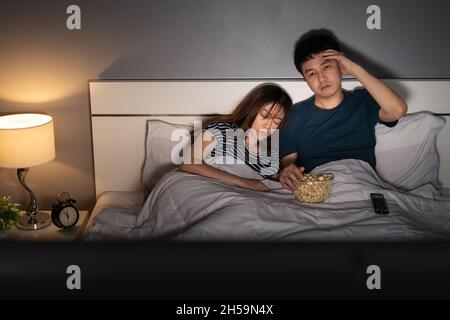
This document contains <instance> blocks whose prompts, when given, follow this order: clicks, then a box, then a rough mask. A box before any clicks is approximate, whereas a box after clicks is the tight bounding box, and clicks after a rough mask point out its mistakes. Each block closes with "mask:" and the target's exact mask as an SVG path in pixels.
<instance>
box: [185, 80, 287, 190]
mask: <svg viewBox="0 0 450 320" xmlns="http://www.w3.org/2000/svg"><path fill="white" fill-rule="evenodd" d="M291 109H292V100H291V98H290V97H289V95H288V94H287V93H286V92H285V91H284V90H283V89H282V88H280V87H279V86H277V85H274V84H263V85H260V86H258V87H256V88H255V89H253V90H252V91H251V92H250V93H249V94H247V96H246V97H245V98H244V99H243V100H242V101H241V102H240V103H239V104H238V106H237V107H236V108H235V109H234V111H233V112H232V113H231V114H230V115H224V116H218V117H215V118H213V119H211V120H208V121H207V122H205V123H204V124H203V127H204V128H205V129H206V130H207V131H208V132H210V133H212V137H213V139H212V140H209V141H205V140H204V139H202V150H205V149H206V148H207V147H208V149H212V151H211V156H212V157H214V156H215V153H216V151H217V153H222V154H221V155H222V156H228V157H229V156H231V157H233V158H234V159H236V160H238V161H241V162H242V163H245V164H246V165H248V166H250V167H251V168H252V169H253V170H256V171H257V172H258V173H260V174H261V176H262V177H264V178H272V179H277V172H278V169H279V165H278V160H279V159H278V148H274V149H275V150H274V152H275V153H276V154H270V153H267V152H264V150H263V149H262V146H264V145H265V146H269V148H268V149H269V150H271V147H270V146H271V135H272V134H273V133H274V131H275V130H277V129H280V128H281V127H282V126H283V125H284V123H285V119H286V116H287V115H288V113H289V112H290V111H291ZM237 129H242V130H243V131H246V132H247V133H248V134H247V135H245V137H242V138H239V136H237V137H236V136H234V137H233V139H226V138H227V134H229V133H230V131H234V130H237ZM229 137H230V136H229V135H228V138H229ZM200 138H202V135H200V137H199V139H200ZM206 140H208V139H206ZM277 147H278V146H277ZM220 151H222V152H220ZM202 154H203V152H202ZM268 156H270V158H271V159H274V158H275V157H276V161H277V163H276V168H275V171H274V172H271V174H267V172H270V171H271V169H273V163H271V161H270V160H268V159H269V158H268ZM195 159H196V158H195V156H194V155H192V160H193V161H191V162H190V163H191V164H188V163H185V162H184V163H183V164H181V166H180V167H179V170H182V171H185V172H189V173H194V174H198V175H202V176H205V177H209V178H214V179H219V180H221V181H223V182H226V183H229V184H232V185H235V186H238V187H242V188H247V189H251V190H257V191H268V189H267V187H266V186H265V185H264V184H263V183H262V182H261V181H260V180H255V179H246V178H243V177H240V176H237V175H234V174H231V173H228V172H225V171H222V170H219V169H217V168H214V167H213V166H210V165H208V164H207V163H205V161H204V160H205V159H196V160H197V161H195ZM196 162H197V163H199V164H195V163H196ZM272 171H273V170H272Z"/></svg>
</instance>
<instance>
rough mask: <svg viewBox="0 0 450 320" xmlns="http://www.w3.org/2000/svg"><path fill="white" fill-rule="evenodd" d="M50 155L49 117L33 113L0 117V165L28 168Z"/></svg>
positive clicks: (52, 146)
mask: <svg viewBox="0 0 450 320" xmlns="http://www.w3.org/2000/svg"><path fill="white" fill-rule="evenodd" d="M53 159H55V137H54V129H53V118H52V117H50V116H48V115H45V114H36V113H23V114H13V115H6V116H1V117H0V167H3V168H29V167H34V166H38V165H40V164H44V163H46V162H49V161H51V160H53Z"/></svg>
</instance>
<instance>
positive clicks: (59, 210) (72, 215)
mask: <svg viewBox="0 0 450 320" xmlns="http://www.w3.org/2000/svg"><path fill="white" fill-rule="evenodd" d="M64 194H65V195H66V198H65V200H60V199H61V197H62V195H64ZM75 203H76V201H75V200H74V199H72V198H70V195H69V194H68V193H67V192H61V193H59V194H58V195H57V196H56V201H55V202H54V203H53V205H52V215H51V216H52V221H53V224H54V225H55V226H57V227H58V228H63V229H66V228H71V227H73V226H75V225H76V224H77V222H78V218H79V217H80V212H79V211H78V209H77V208H76V207H75Z"/></svg>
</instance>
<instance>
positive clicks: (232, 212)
mask: <svg viewBox="0 0 450 320" xmlns="http://www.w3.org/2000/svg"><path fill="white" fill-rule="evenodd" d="M385 81H386V82H387V83H388V84H389V85H390V86H391V87H392V88H394V89H395V90H396V91H397V92H398V93H399V94H400V95H401V96H403V98H404V99H405V100H406V101H407V103H408V106H409V110H408V112H409V114H411V115H414V117H415V118H412V117H411V119H413V120H411V123H413V122H414V121H416V123H415V125H416V127H415V128H416V129H415V130H412V129H411V128H413V126H412V125H411V123H408V125H406V124H405V127H406V128H407V129H405V130H404V131H403V132H402V134H396V135H394V137H396V138H395V139H396V140H398V141H395V143H397V149H395V150H397V151H399V148H398V146H400V147H403V144H405V145H407V144H408V143H411V141H413V140H417V141H419V140H420V141H421V142H420V143H422V144H423V145H425V146H426V147H424V148H422V149H420V150H421V155H419V156H418V158H417V159H416V163H413V164H411V167H410V168H409V169H410V170H409V171H410V172H409V173H408V174H409V175H410V176H414V179H416V176H417V174H415V172H419V171H420V172H421V171H424V172H428V175H429V176H430V177H428V178H427V179H428V180H426V182H428V181H429V180H433V179H434V180H435V181H434V183H431V184H430V183H419V182H417V181H415V180H414V179H413V180H414V183H415V185H414V188H409V189H408V190H405V188H399V187H398V186H395V185H394V186H393V185H392V184H391V183H390V182H387V181H386V179H388V180H389V179H390V178H392V177H394V176H395V174H396V173H397V171H398V169H397V171H395V170H394V171H392V172H389V170H388V171H386V172H385V178H386V179H384V178H383V177H380V176H378V174H375V173H374V172H372V171H371V170H370V168H367V166H365V165H364V163H360V162H358V161H342V162H340V163H334V164H331V165H329V166H327V165H325V166H323V168H319V169H318V170H319V171H320V170H324V171H327V172H330V171H331V172H333V173H334V174H335V176H336V181H335V186H336V187H333V188H334V189H333V190H334V191H332V193H331V195H330V198H329V199H328V200H327V201H326V202H325V203H323V204H319V205H317V204H315V205H308V204H301V205H300V204H299V203H298V202H297V201H296V200H295V199H294V198H293V196H292V193H290V192H288V191H287V190H284V189H282V188H280V186H279V185H276V183H272V184H271V186H270V189H271V191H270V192H269V193H267V194H264V196H261V194H260V193H257V192H254V191H247V190H243V189H240V188H237V187H233V186H228V185H224V184H222V183H218V182H217V181H213V180H212V179H206V178H202V177H198V176H194V175H190V174H187V173H182V172H178V171H176V170H174V169H173V168H171V169H170V170H169V169H167V168H164V167H163V165H162V164H160V165H159V167H158V166H157V165H156V166H155V165H154V164H153V163H151V162H152V161H161V159H160V155H163V153H164V152H163V151H161V149H153V150H150V149H152V148H154V142H155V141H159V140H152V141H150V140H149V139H150V138H152V139H153V138H154V137H153V136H150V132H152V130H153V131H158V130H159V129H161V128H162V129H164V128H166V127H167V126H169V125H170V126H173V128H182V127H183V126H185V125H189V124H192V122H193V121H198V120H201V119H205V118H206V117H208V116H211V115H213V114H227V113H229V112H230V111H231V110H232V108H233V107H234V106H235V105H236V104H237V102H239V100H240V99H241V98H242V97H243V96H244V95H245V94H246V93H247V92H249V91H250V90H251V89H252V88H254V87H255V86H257V85H258V84H261V83H263V82H275V83H277V84H279V85H280V86H282V87H283V88H285V89H286V90H287V91H288V93H289V94H290V95H291V97H292V99H293V101H300V100H303V99H305V98H307V97H309V96H310V95H311V94H312V93H311V91H310V89H309V88H308V86H307V84H306V83H305V82H303V81H301V80H272V79H268V80H183V81H179V80H152V81H150V80H145V81H91V82H90V84H89V86H90V102H91V119H92V140H93V155H94V169H95V189H96V197H97V203H96V206H95V208H94V210H93V212H92V214H91V217H90V219H89V222H88V225H87V227H86V230H85V233H84V238H85V239H86V240H109V239H129V240H136V239H160V238H163V239H174V240H183V241H186V240H193V241H197V240H205V241H214V240H220V241H223V240H225V241H229V240H232V241H234V240H238V241H242V240H254V241H261V240H262V241H266V240H267V241H283V240H288V241H289V240H294V241H298V240H300V241H303V240H307V241H336V240H338V241H379V240H386V241H397V240H400V241H410V240H442V239H450V223H449V221H450V219H448V217H449V216H450V198H448V196H450V143H449V142H448V141H447V140H446V138H447V137H448V136H449V134H450V125H449V124H448V122H449V121H448V120H449V117H450V104H449V103H448V101H450V81H447V80H427V81H419V80H385ZM358 86H360V84H359V83H358V82H357V81H353V80H345V81H343V87H344V88H345V89H349V90H350V89H353V88H355V87H358ZM424 112H425V113H424ZM417 114H420V115H424V116H420V117H417V116H415V115H417ZM419 118H420V119H419ZM436 118H439V119H441V120H439V121H442V122H439V121H437V120H436ZM427 121H428V122H427ZM405 123H406V122H405ZM158 126H159V127H158ZM433 126H434V127H433ZM424 127H426V128H429V130H428V129H427V130H425V131H423V132H428V131H430V130H431V131H432V130H435V133H434V135H430V138H429V140H428V141H427V142H424V141H423V138H422V137H423V136H424V135H426V134H428V133H426V134H422V133H421V132H422V131H421V130H423V129H424ZM432 127H433V128H434V129H433V128H432ZM155 128H156V129H158V130H156V129H155ZM408 130H409V131H408ZM383 135H384V136H383ZM414 135H417V137H414ZM379 137H380V140H379V143H378V144H377V148H381V149H380V150H378V154H382V153H383V152H385V153H384V154H385V155H386V157H380V162H381V163H382V162H383V161H386V163H387V164H388V163H389V162H390V163H393V162H404V163H405V166H406V163H407V161H410V160H411V159H412V157H411V156H410V155H409V154H408V152H409V151H408V149H402V150H400V151H399V152H398V154H399V155H397V156H396V157H392V156H391V154H392V152H391V151H392V150H393V149H392V143H394V142H393V141H392V140H395V139H393V138H392V137H393V135H390V132H383V129H380V135H377V141H378V139H379ZM383 139H384V140H383ZM152 142H153V144H152ZM158 143H159V142H158ZM378 145H379V146H380V147H378ZM382 148H385V149H384V150H383V149H382ZM427 148H431V149H427ZM155 153H156V156H155ZM433 153H436V156H435V158H436V159H434V158H432V156H433ZM402 156H403V157H404V158H405V159H402V158H401V157H402ZM389 157H390V158H389ZM430 157H431V158H430ZM437 157H438V160H439V161H437ZM381 159H384V160H381ZM423 159H426V160H427V161H428V160H429V159H431V160H430V161H434V162H435V163H436V165H435V167H436V168H434V169H433V168H432V169H429V168H426V170H422V163H421V162H423V161H419V160H423ZM378 160H379V159H378V157H377V161H378ZM413 162H414V161H413ZM417 162H419V163H417ZM151 166H153V167H152V168H151V169H149V168H150V167H151ZM321 167H322V166H321ZM223 169H224V170H228V168H225V167H223ZM238 170H244V171H242V172H236V173H237V174H242V175H243V176H245V175H250V176H249V177H251V172H247V171H245V169H242V168H241V169H238ZM348 173H351V174H348ZM425 178H426V177H425ZM425 178H424V177H419V178H417V179H422V180H423V179H425ZM402 179H403V180H402ZM149 181H151V183H149ZM398 181H399V183H400V185H401V183H405V179H404V177H399V179H398ZM416 182H417V183H416ZM269 183H271V182H269ZM408 183H411V181H408ZM192 186H195V187H194V188H193V187H192ZM149 189H151V190H152V192H151V193H150V196H149V197H146V194H145V191H146V190H149ZM177 190H178V191H177ZM205 190H207V192H205ZM377 191H381V192H383V193H384V194H385V195H386V196H387V198H388V205H389V207H390V210H391V213H390V214H389V215H388V216H379V215H375V214H374V213H373V210H372V208H371V203H370V201H369V200H368V196H369V193H370V192H377ZM205 194H206V195H207V196H205ZM193 204H196V205H193ZM180 208H181V209H180ZM299 212H301V214H299Z"/></svg>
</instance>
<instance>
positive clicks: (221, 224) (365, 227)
mask: <svg viewBox="0 0 450 320" xmlns="http://www.w3.org/2000/svg"><path fill="white" fill-rule="evenodd" d="M217 167H219V168H220V169H222V170H226V171H229V172H232V173H235V174H238V175H240V176H244V177H247V178H258V177H259V176H258V175H256V174H255V173H254V171H253V170H252V169H251V168H249V167H247V166H246V165H228V166H227V165H217ZM314 172H331V173H333V174H334V176H335V179H334V182H333V187H332V190H331V193H330V196H329V198H328V199H327V200H326V201H325V202H323V203H319V204H306V203H300V202H298V201H297V200H296V199H295V197H294V195H293V194H292V192H291V191H289V190H286V189H283V188H282V187H281V185H280V183H278V182H275V181H271V180H264V183H265V184H266V185H267V186H268V187H269V189H270V191H269V192H257V191H251V190H247V189H242V188H238V187H235V186H231V185H228V184H226V183H223V182H221V181H218V180H215V179H209V178H204V177H201V176H197V175H193V174H189V173H184V172H180V171H177V170H173V171H171V172H169V173H167V174H166V175H165V176H163V178H161V180H160V181H159V182H158V183H157V185H156V186H155V188H154V189H153V191H152V192H151V193H150V195H149V196H148V198H147V199H146V201H145V203H144V205H143V207H142V209H141V210H140V212H139V213H138V214H136V213H132V212H127V211H126V210H123V209H114V208H107V209H104V210H103V211H101V212H100V213H99V214H98V215H97V216H96V217H95V219H94V221H93V224H92V226H91V227H90V228H89V229H88V230H87V232H86V233H85V239H86V240H108V239H130V240H138V239H170V240H192V241H198V240H200V241H203V240H205V241H216V240H217V241H297V240H300V241H305V240H306V241H410V240H443V239H447V240H449V239H450V198H444V197H441V196H440V195H439V192H438V191H437V190H436V189H435V188H434V187H433V186H431V185H424V186H421V187H420V188H418V189H415V190H413V191H410V192H404V191H401V190H398V189H396V188H394V187H393V186H391V185H389V184H388V183H386V182H384V181H382V180H381V179H380V178H379V177H378V175H377V174H376V173H375V171H374V170H373V169H372V168H371V167H370V166H369V165H368V164H367V163H366V162H363V161H359V160H341V161H335V162H331V163H328V164H325V165H322V166H320V167H317V168H316V169H314ZM371 192H380V193H383V194H384V196H385V198H386V200H387V203H388V207H389V210H390V213H389V214H388V215H378V214H375V212H374V210H373V207H372V203H371V200H370V195H369V194H370V193H371Z"/></svg>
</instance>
